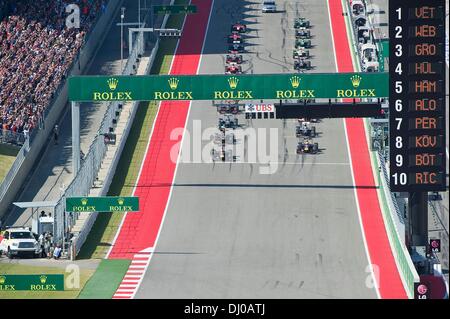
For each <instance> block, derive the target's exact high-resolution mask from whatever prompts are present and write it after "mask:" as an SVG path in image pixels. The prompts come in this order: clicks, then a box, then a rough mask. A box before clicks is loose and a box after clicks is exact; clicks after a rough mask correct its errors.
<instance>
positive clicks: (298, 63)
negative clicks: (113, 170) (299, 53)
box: [294, 58, 311, 71]
mask: <svg viewBox="0 0 450 319" xmlns="http://www.w3.org/2000/svg"><path fill="white" fill-rule="evenodd" d="M294 69H295V70H297V71H300V70H309V69H311V61H308V60H306V59H305V58H298V59H296V60H295V61H294Z"/></svg>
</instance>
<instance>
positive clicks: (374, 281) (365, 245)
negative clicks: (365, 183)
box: [327, 0, 381, 299]
mask: <svg viewBox="0 0 450 319" xmlns="http://www.w3.org/2000/svg"><path fill="white" fill-rule="evenodd" d="M328 1H329V0H327V11H328V19H329V21H330V32H331V38H332V44H333V52H334V60H335V66H336V72H339V69H338V64H337V57H336V47H335V45H334V43H335V40H334V35H333V24H332V22H331V11H330V6H329V2H328ZM338 1H341V0H338ZM341 5H342V1H341ZM345 32H346V35H347V41H348V34H347V28H346V30H345ZM352 64H353V60H352ZM353 68H354V66H353ZM342 122H343V123H344V133H345V140H346V146H347V153H348V157H349V158H348V159H349V162H350V172H351V175H352V183H353V186H356V183H355V176H354V174H353V161H352V156H351V151H350V144H349V141H348V135H347V125H346V123H345V119H342ZM353 193H354V194H355V203H356V210H357V211H358V219H359V226H360V229H361V234H362V238H363V241H364V249H365V252H366V257H367V260H368V262H369V268H370V275H371V277H372V282H373V283H375V292H376V294H377V297H378V299H381V296H380V292H379V289H378V288H379V287H378V285H379V282H378V280H376V278H375V274H374V271H373V267H372V260H371V259H370V254H369V249H368V246H367V240H366V234H365V232H364V227H363V223H362V218H361V210H360V207H359V198H358V193H357V190H356V188H354V189H353Z"/></svg>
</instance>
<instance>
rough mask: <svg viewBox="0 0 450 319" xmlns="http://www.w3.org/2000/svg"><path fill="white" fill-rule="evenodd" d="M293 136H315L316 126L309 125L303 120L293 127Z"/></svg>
mask: <svg viewBox="0 0 450 319" xmlns="http://www.w3.org/2000/svg"><path fill="white" fill-rule="evenodd" d="M295 136H296V137H302V136H308V137H316V127H315V126H311V125H310V123H309V122H303V123H301V124H300V125H297V127H296V128H295Z"/></svg>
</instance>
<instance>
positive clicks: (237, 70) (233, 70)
mask: <svg viewBox="0 0 450 319" xmlns="http://www.w3.org/2000/svg"><path fill="white" fill-rule="evenodd" d="M241 73H242V67H241V66H240V65H238V64H235V63H231V64H229V65H226V66H225V74H241Z"/></svg>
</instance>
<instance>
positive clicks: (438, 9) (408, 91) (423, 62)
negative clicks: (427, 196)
mask: <svg viewBox="0 0 450 319" xmlns="http://www.w3.org/2000/svg"><path fill="white" fill-rule="evenodd" d="M444 14H445V1H444V0H422V1H404V0H391V1H390V2H389V38H390V42H391V43H390V55H389V59H390V61H389V75H390V95H389V102H390V103H389V118H390V121H389V126H390V130H389V131H390V167H391V169H390V174H391V177H390V186H391V191H394V192H427V191H445V190H446V178H445V177H446V155H445V134H446V122H447V121H446V117H445V116H446V114H445V113H446V111H445V89H446V84H445V67H446V63H445V16H444Z"/></svg>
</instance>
